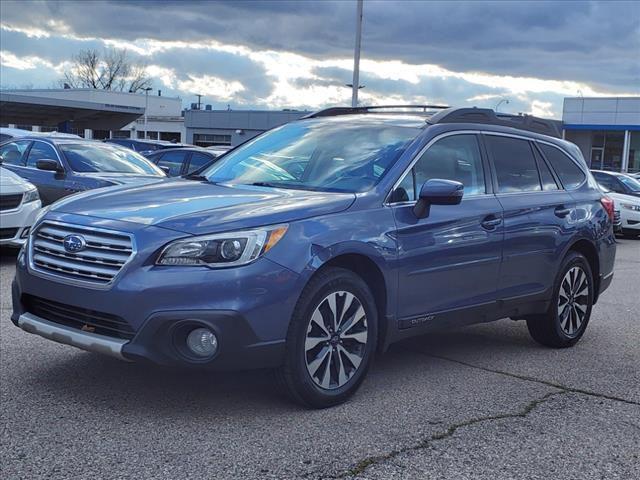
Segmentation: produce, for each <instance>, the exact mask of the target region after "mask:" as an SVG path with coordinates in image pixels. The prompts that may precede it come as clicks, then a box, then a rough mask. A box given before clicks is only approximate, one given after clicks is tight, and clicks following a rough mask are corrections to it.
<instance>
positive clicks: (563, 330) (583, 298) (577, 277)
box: [527, 252, 594, 348]
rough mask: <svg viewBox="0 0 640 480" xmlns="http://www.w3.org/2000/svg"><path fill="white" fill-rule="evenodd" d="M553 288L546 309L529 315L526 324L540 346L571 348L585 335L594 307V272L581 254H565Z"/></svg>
mask: <svg viewBox="0 0 640 480" xmlns="http://www.w3.org/2000/svg"><path fill="white" fill-rule="evenodd" d="M554 289H555V293H554V296H553V300H552V302H551V305H550V306H549V309H548V310H547V312H546V313H545V314H543V315H536V316H533V317H530V318H528V319H527V327H528V329H529V333H530V334H531V336H532V337H533V339H534V340H535V341H536V342H538V343H540V344H542V345H545V346H548V347H554V348H565V347H571V346H573V345H575V344H576V343H577V342H578V340H580V338H581V337H582V335H583V334H584V331H585V329H586V328H587V324H588V323H589V318H590V317H591V308H592V306H593V298H594V282H593V275H592V273H591V268H590V267H589V262H588V261H587V259H586V258H585V257H584V256H583V255H581V254H579V253H577V252H570V253H569V254H568V255H567V257H566V258H565V260H564V262H563V264H562V268H561V269H560V272H559V274H558V278H557V279H556V282H555V285H554Z"/></svg>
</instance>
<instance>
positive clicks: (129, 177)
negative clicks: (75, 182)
mask: <svg viewBox="0 0 640 480" xmlns="http://www.w3.org/2000/svg"><path fill="white" fill-rule="evenodd" d="M75 175H77V176H78V177H84V178H95V179H97V180H104V181H105V182H111V183H113V184H114V185H129V184H138V185H140V184H142V183H148V182H154V181H158V180H165V179H166V178H167V177H165V176H160V175H140V174H137V173H119V172H85V173H76V174H75Z"/></svg>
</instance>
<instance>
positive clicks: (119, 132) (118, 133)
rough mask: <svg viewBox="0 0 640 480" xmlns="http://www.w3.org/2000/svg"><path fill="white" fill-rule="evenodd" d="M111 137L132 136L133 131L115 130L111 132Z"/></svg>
mask: <svg viewBox="0 0 640 480" xmlns="http://www.w3.org/2000/svg"><path fill="white" fill-rule="evenodd" d="M111 135H112V137H111V138H131V132H130V131H129V130H114V131H112V132H111Z"/></svg>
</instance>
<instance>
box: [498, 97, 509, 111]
mask: <svg viewBox="0 0 640 480" xmlns="http://www.w3.org/2000/svg"><path fill="white" fill-rule="evenodd" d="M503 103H504V104H507V105H509V99H508V98H503V99H502V100H500V101H499V102H498V103H497V105H496V108H494V110H495V111H496V113H498V107H500V105H502V104H503Z"/></svg>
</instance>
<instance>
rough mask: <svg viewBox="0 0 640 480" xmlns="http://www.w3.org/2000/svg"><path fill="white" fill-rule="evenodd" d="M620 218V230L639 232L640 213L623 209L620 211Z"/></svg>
mask: <svg viewBox="0 0 640 480" xmlns="http://www.w3.org/2000/svg"><path fill="white" fill-rule="evenodd" d="M620 216H621V217H622V228H623V229H624V230H638V231H640V212H637V211H635V210H629V209H627V208H624V207H623V208H621V209H620Z"/></svg>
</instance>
